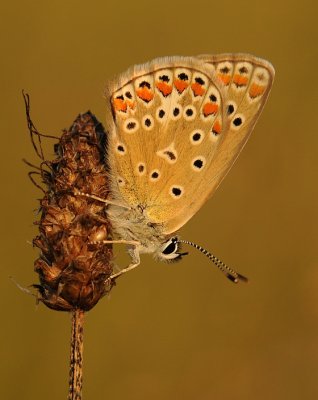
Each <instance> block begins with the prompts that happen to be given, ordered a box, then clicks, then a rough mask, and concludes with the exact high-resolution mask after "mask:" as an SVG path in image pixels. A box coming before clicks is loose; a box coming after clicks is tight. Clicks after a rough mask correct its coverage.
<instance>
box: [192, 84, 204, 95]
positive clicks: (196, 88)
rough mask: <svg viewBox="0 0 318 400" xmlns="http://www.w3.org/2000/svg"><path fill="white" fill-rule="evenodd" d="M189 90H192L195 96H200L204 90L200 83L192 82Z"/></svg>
mask: <svg viewBox="0 0 318 400" xmlns="http://www.w3.org/2000/svg"><path fill="white" fill-rule="evenodd" d="M191 89H192V90H193V93H194V95H195V96H202V95H203V93H204V92H205V89H204V87H203V86H202V85H200V83H198V82H194V83H192V85H191Z"/></svg>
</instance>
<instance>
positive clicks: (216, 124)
mask: <svg viewBox="0 0 318 400" xmlns="http://www.w3.org/2000/svg"><path fill="white" fill-rule="evenodd" d="M221 129H222V127H221V124H220V121H219V120H216V121H215V122H214V124H213V127H212V132H213V133H214V134H215V135H218V134H219V133H220V132H221Z"/></svg>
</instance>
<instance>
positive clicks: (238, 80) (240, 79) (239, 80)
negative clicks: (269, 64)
mask: <svg viewBox="0 0 318 400" xmlns="http://www.w3.org/2000/svg"><path fill="white" fill-rule="evenodd" d="M247 82H248V77H247V76H244V75H239V74H235V75H234V77H233V83H235V85H236V86H246V85H247Z"/></svg>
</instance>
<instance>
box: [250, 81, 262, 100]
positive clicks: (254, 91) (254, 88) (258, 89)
mask: <svg viewBox="0 0 318 400" xmlns="http://www.w3.org/2000/svg"><path fill="white" fill-rule="evenodd" d="M265 89H266V86H261V85H257V84H256V83H252V85H251V87H250V90H249V95H250V96H251V97H252V99H254V98H255V97H257V96H260V95H261V94H263V93H264V92H265Z"/></svg>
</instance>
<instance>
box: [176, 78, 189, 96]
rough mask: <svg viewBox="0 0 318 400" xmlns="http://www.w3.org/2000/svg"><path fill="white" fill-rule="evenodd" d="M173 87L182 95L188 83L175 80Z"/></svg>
mask: <svg viewBox="0 0 318 400" xmlns="http://www.w3.org/2000/svg"><path fill="white" fill-rule="evenodd" d="M174 86H175V87H176V88H177V91H178V92H179V93H182V92H183V91H184V90H185V89H186V88H187V87H188V86H189V83H188V82H186V81H183V80H182V79H175V81H174Z"/></svg>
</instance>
